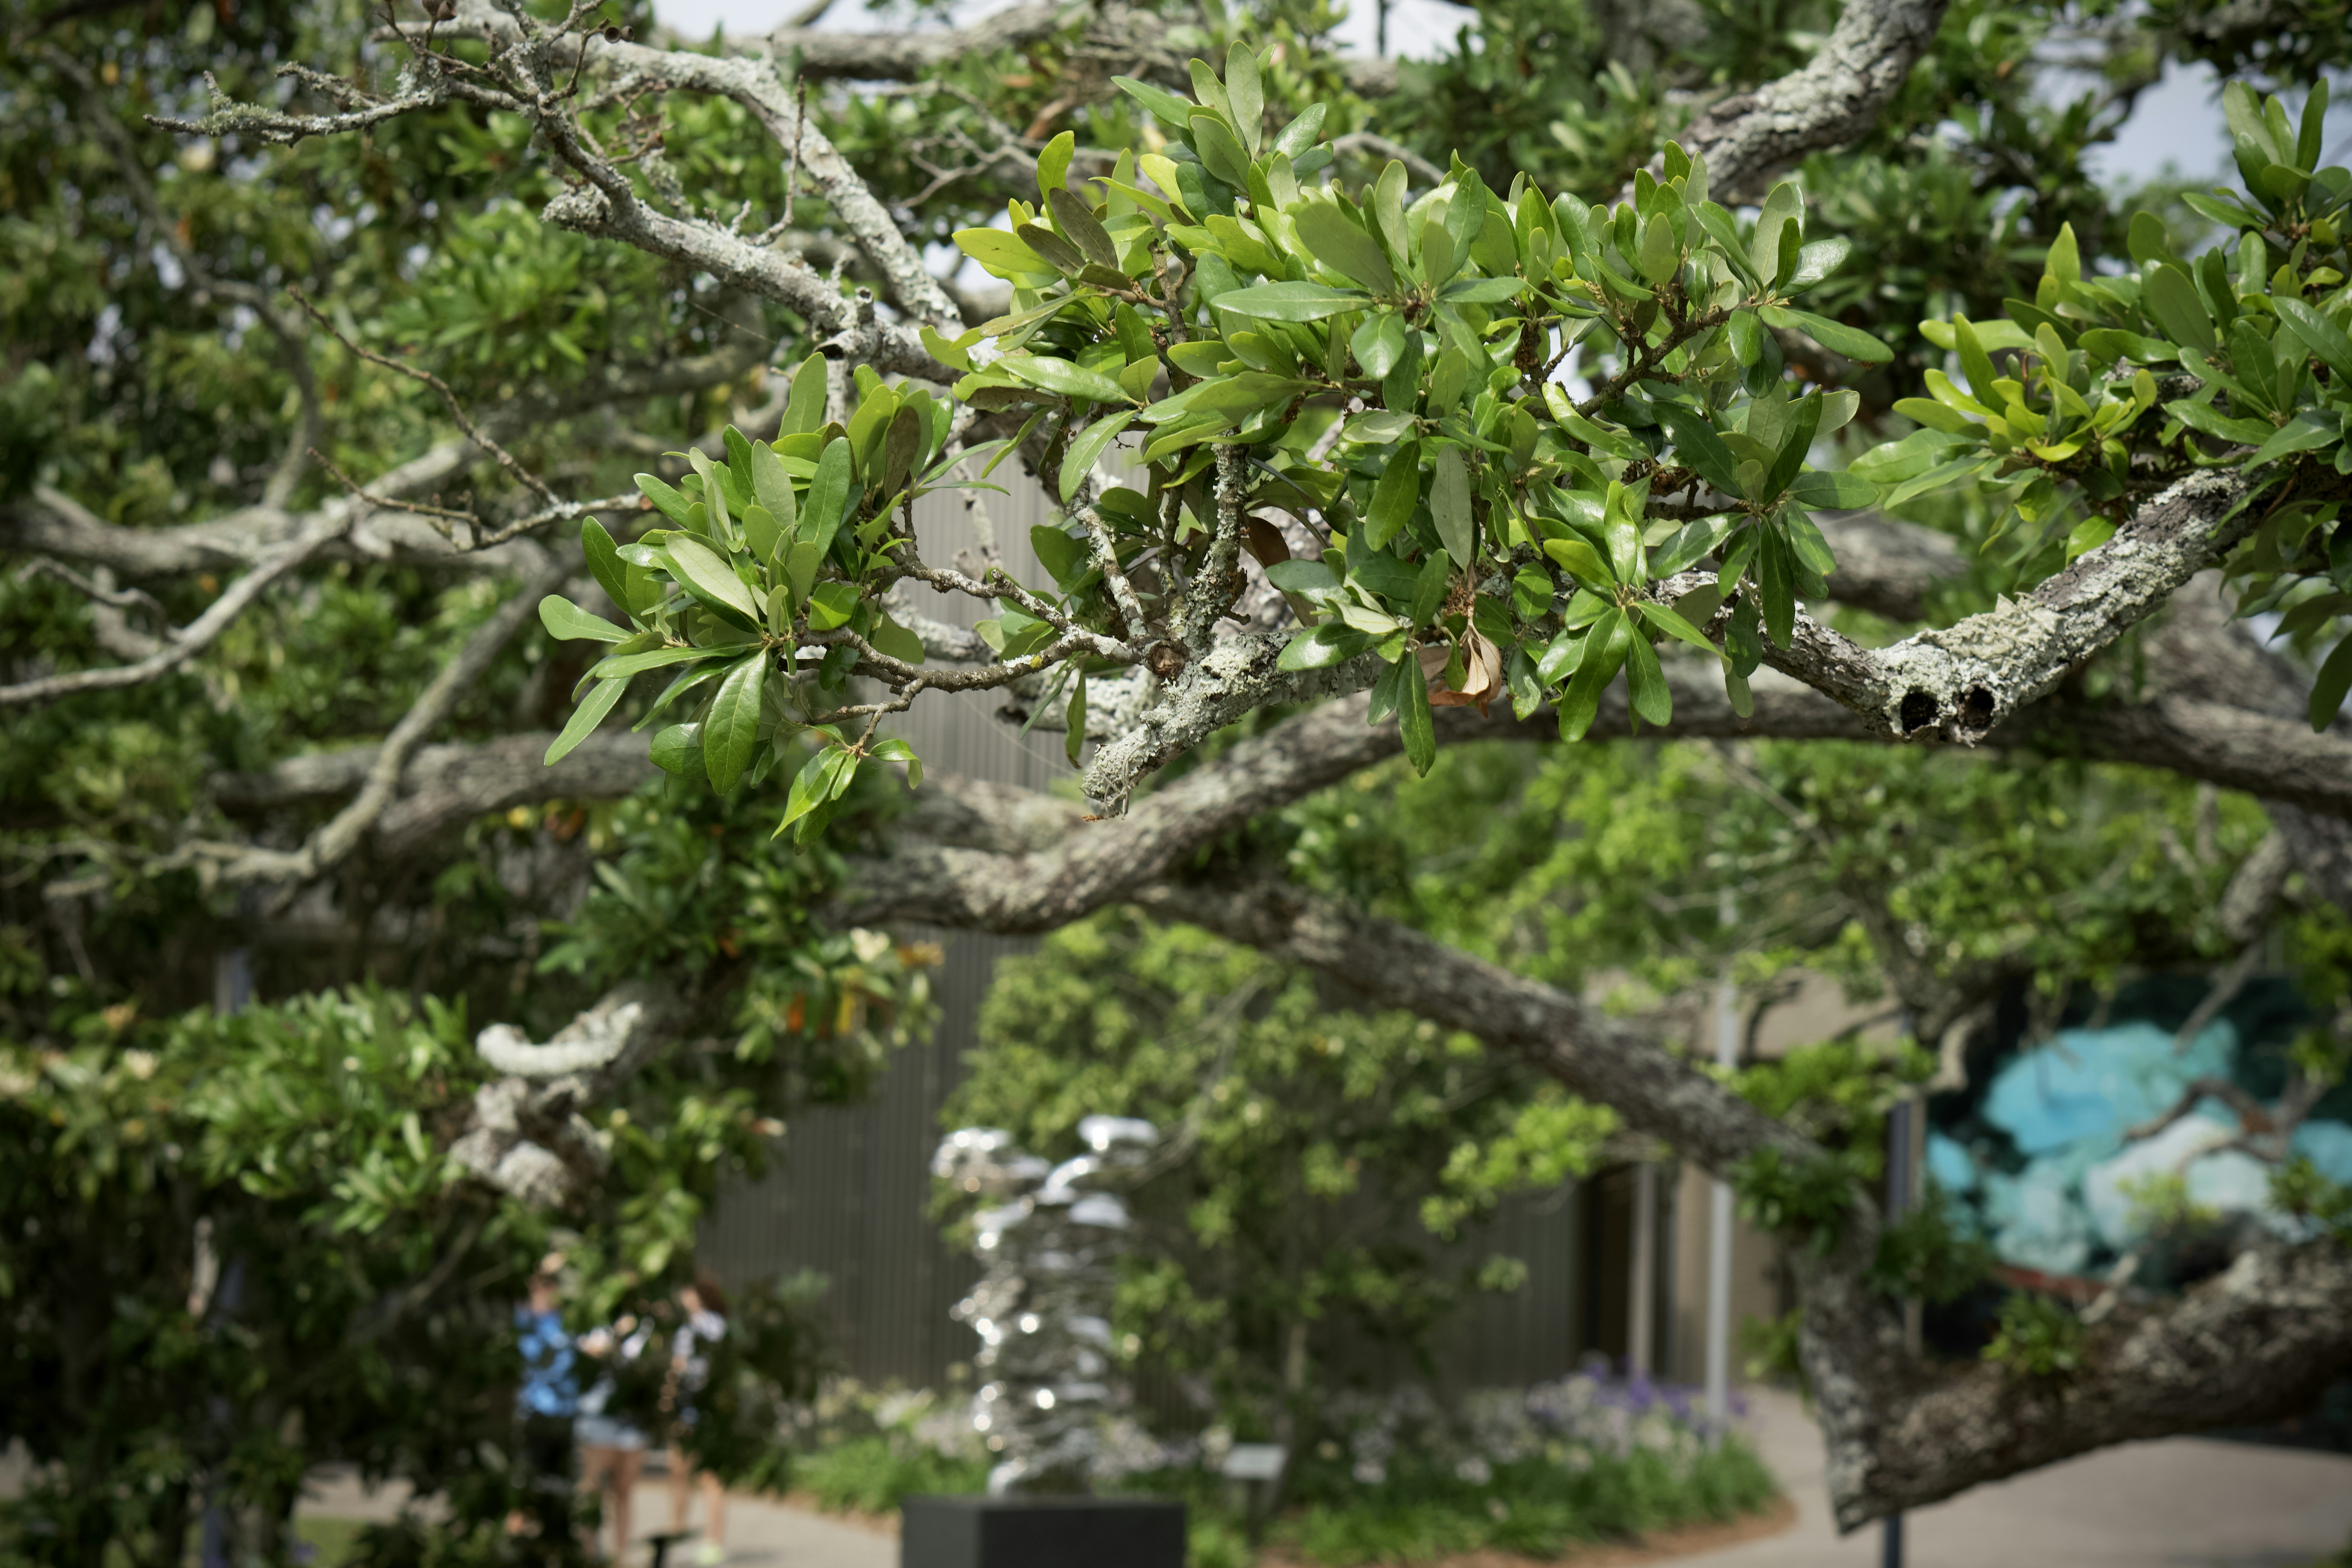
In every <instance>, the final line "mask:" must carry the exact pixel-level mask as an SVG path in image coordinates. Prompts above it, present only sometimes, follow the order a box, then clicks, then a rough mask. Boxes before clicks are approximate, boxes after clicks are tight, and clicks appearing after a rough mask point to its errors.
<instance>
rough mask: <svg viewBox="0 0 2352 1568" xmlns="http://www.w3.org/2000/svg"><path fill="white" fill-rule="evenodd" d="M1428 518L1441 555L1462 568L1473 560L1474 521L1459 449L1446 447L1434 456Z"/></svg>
mask: <svg viewBox="0 0 2352 1568" xmlns="http://www.w3.org/2000/svg"><path fill="white" fill-rule="evenodd" d="M1429 511H1430V516H1431V517H1432V518H1433V519H1434V520H1435V521H1436V523H1437V537H1438V539H1439V540H1440V542H1443V543H1444V546H1445V553H1446V554H1448V555H1450V556H1452V557H1453V558H1454V562H1455V563H1457V564H1459V565H1463V566H1467V565H1469V564H1470V563H1472V562H1474V561H1475V560H1477V558H1478V556H1477V542H1478V529H1477V521H1476V519H1475V518H1474V517H1472V516H1471V513H1470V470H1469V468H1468V466H1467V465H1466V464H1465V463H1464V462H1463V460H1462V448H1460V447H1446V448H1445V449H1444V450H1443V451H1441V452H1439V453H1438V454H1437V467H1436V477H1435V479H1433V481H1432V482H1431V484H1430V488H1429Z"/></svg>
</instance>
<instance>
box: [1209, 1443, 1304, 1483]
mask: <svg viewBox="0 0 2352 1568" xmlns="http://www.w3.org/2000/svg"><path fill="white" fill-rule="evenodd" d="M1288 1458H1290V1450H1289V1449H1287V1448H1285V1447H1283V1446H1282V1445H1281V1444H1279V1443H1236V1444H1234V1446H1233V1447H1231V1448H1230V1449H1228V1450H1226V1453H1225V1462H1224V1464H1223V1466H1222V1467H1221V1468H1222V1471H1223V1475H1224V1476H1225V1478H1226V1479H1228V1480H1236V1481H1271V1480H1276V1479H1280V1477H1281V1475H1282V1467H1283V1463H1284V1461H1286V1460H1287V1459H1288Z"/></svg>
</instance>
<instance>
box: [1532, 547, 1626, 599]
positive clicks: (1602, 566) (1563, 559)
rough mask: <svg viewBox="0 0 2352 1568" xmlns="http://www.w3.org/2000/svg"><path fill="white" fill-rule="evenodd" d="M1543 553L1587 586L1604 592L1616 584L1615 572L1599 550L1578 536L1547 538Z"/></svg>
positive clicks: (1607, 591)
mask: <svg viewBox="0 0 2352 1568" xmlns="http://www.w3.org/2000/svg"><path fill="white" fill-rule="evenodd" d="M1544 553H1545V554H1547V555H1549V556H1550V557H1551V558H1552V559H1553V560H1554V561H1557V562H1559V563H1560V564H1561V565H1562V566H1565V567H1567V568H1568V571H1569V574H1570V576H1572V577H1574V578H1575V579H1576V580H1577V581H1578V582H1580V583H1581V584H1584V585H1585V586H1587V587H1589V588H1591V589H1594V590H1596V591H1597V592H1600V593H1603V594H1606V593H1609V592H1610V591H1612V589H1614V588H1615V587H1616V586H1617V574H1615V573H1614V572H1612V571H1611V570H1610V569H1609V563H1607V562H1606V561H1603V560H1602V559H1601V552H1599V551H1598V550H1595V549H1594V548H1592V546H1591V544H1589V543H1587V542H1585V541H1584V540H1582V539H1580V538H1569V539H1547V540H1545V541H1544Z"/></svg>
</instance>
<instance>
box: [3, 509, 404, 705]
mask: <svg viewBox="0 0 2352 1568" xmlns="http://www.w3.org/2000/svg"><path fill="white" fill-rule="evenodd" d="M356 515H357V512H356V510H350V511H345V512H342V513H330V514H329V515H328V516H327V517H326V518H324V519H322V520H320V521H318V522H315V523H313V524H312V525H311V526H310V528H308V529H306V530H304V531H302V532H301V533H300V534H299V535H297V536H296V537H295V538H293V539H290V540H289V541H287V542H285V543H284V544H281V545H279V546H278V548H277V549H275V550H273V551H271V552H268V554H266V555H263V556H261V557H260V558H259V559H257V561H255V563H254V564H253V569H252V570H251V571H249V572H247V574H245V575H244V576H242V577H239V578H238V579H237V580H236V582H234V583H232V584H229V585H228V588H227V590H226V592H225V593H223V594H222V595H221V596H220V597H219V598H217V599H215V600H214V601H213V604H212V607H211V608H210V609H208V610H206V611H205V613H204V614H203V615H201V616H197V617H196V618H195V619H194V621H191V622H190V623H188V625H187V626H185V627H184V628H183V629H182V630H181V631H180V632H178V633H177V634H176V635H174V636H173V638H172V639H171V641H169V642H168V643H166V644H165V645H164V646H163V647H161V648H158V649H157V650H156V651H155V652H154V653H152V654H151V655H149V656H148V657H147V658H142V659H140V660H139V661H138V662H137V663H135V664H124V665H114V666H110V667H109V668H103V669H78V670H75V671H73V672H72V673H71V674H68V675H52V676H47V677H45V678H44V679H39V680H28V681H25V682H24V683H22V684H21V685H16V686H0V708H8V707H17V706H22V705H25V704H27V703H34V702H47V701H49V700H53V699H55V698H59V697H70V696H73V695H75V694H76V693H78V692H83V691H111V690H116V689H120V688H122V687H125V686H139V685H142V684H144V683H145V682H147V681H150V680H152V679H155V678H156V677H158V676H160V675H163V674H165V673H167V672H169V671H171V670H173V669H176V668H179V667H180V666H181V665H183V664H185V663H186V662H187V661H188V660H190V659H192V658H195V656H196V655H198V654H200V653H202V652H203V651H204V650H205V648H207V647H211V646H212V645H213V643H214V641H215V639H216V638H218V637H220V635H221V633H223V632H225V631H226V630H228V628H229V626H231V625H232V624H233V623H234V622H235V621H236V618H237V616H241V615H243V614H244V613H245V610H246V606H247V605H250V604H252V603H253V601H254V600H255V599H257V598H258V597H260V595H261V591H262V590H263V589H264V588H267V587H268V586H269V584H271V583H273V582H276V581H277V580H278V578H279V577H282V576H284V575H285V574H287V573H289V572H291V571H292V570H294V568H295V567H297V566H299V565H300V564H301V563H303V562H305V561H308V560H309V559H310V557H311V556H312V555H313V554H314V553H316V552H318V550H319V548H320V546H321V545H323V544H325V543H326V542H328V541H329V540H331V539H334V538H336V537H338V536H339V535H341V533H342V532H343V531H345V530H346V529H348V528H350V527H351V524H352V518H353V517H355V516H356Z"/></svg>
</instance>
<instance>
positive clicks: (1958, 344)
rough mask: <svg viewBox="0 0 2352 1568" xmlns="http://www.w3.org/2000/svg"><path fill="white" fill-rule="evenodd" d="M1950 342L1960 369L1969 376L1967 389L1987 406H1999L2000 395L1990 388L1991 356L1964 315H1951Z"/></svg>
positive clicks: (1992, 377) (1992, 376) (1972, 323)
mask: <svg viewBox="0 0 2352 1568" xmlns="http://www.w3.org/2000/svg"><path fill="white" fill-rule="evenodd" d="M1952 342H1953V345H1954V347H1955V348H1956V349H1958V353H1959V356H1960V369H1961V371H1962V372H1963V373H1964V374H1966V375H1967V376H1968V378H1969V391H1970V392H1973V393H1975V394H1976V398H1977V401H1978V402H1979V403H1981V404H1984V405H1986V406H1987V407H1991V408H1998V407H1999V406H2000V394H1998V393H1996V392H1995V391H1993V389H1992V384H1993V381H1994V379H1995V377H1994V374H1993V368H1992V356H1991V355H1990V354H1989V353H1985V349H1984V343H1983V342H1982V341H1981V340H1979V338H1978V336H1977V329H1976V324H1975V323H1974V322H1972V321H1969V319H1968V318H1967V317H1966V316H1955V317H1953V318H1952Z"/></svg>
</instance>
